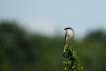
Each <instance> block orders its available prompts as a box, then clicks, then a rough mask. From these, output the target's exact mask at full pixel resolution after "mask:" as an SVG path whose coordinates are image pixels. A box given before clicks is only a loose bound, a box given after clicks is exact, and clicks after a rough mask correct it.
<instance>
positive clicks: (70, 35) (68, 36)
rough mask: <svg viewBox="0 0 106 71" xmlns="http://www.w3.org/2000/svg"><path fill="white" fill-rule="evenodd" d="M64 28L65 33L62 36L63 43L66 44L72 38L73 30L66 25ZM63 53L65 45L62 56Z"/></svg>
mask: <svg viewBox="0 0 106 71" xmlns="http://www.w3.org/2000/svg"><path fill="white" fill-rule="evenodd" d="M64 30H66V34H65V38H64V43H65V45H66V44H68V45H69V44H70V41H71V40H72V38H73V37H74V30H73V29H72V28H70V27H66V28H65V29H64ZM64 54H65V47H64V53H63V56H64Z"/></svg>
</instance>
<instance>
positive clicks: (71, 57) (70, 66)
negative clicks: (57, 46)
mask: <svg viewBox="0 0 106 71" xmlns="http://www.w3.org/2000/svg"><path fill="white" fill-rule="evenodd" d="M65 48H66V52H65V55H64V57H65V58H66V59H67V61H65V62H63V65H64V67H65V70H67V71H84V70H83V67H81V66H80V63H79V59H78V57H77V56H76V51H74V48H73V47H72V46H71V45H68V44H66V45H65Z"/></svg>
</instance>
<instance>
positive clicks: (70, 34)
mask: <svg viewBox="0 0 106 71" xmlns="http://www.w3.org/2000/svg"><path fill="white" fill-rule="evenodd" d="M73 37H74V32H73V31H72V30H71V29H67V30H66V35H65V44H70V42H71V39H72V38H73Z"/></svg>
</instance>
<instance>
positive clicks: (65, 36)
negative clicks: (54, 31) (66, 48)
mask: <svg viewBox="0 0 106 71" xmlns="http://www.w3.org/2000/svg"><path fill="white" fill-rule="evenodd" d="M66 34H67V32H66ZM66 34H65V38H64V45H65V44H66Z"/></svg>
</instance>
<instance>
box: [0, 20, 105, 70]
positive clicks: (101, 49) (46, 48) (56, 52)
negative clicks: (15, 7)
mask: <svg viewBox="0 0 106 71" xmlns="http://www.w3.org/2000/svg"><path fill="white" fill-rule="evenodd" d="M17 24H18V23H16V22H11V21H2V22H0V71H64V69H63V66H62V64H61V62H62V61H63V60H64V59H63V57H62V51H63V49H64V48H62V47H63V45H64V44H63V43H64V42H63V41H64V40H63V39H64V37H60V36H55V37H48V36H44V35H40V34H38V33H34V34H31V33H28V32H27V31H25V29H24V28H22V27H20V26H18V25H17ZM77 40H78V39H77ZM77 40H73V42H72V44H73V46H74V49H75V50H76V51H77V56H78V57H79V60H80V63H81V65H82V66H83V67H84V69H85V71H106V55H105V54H106V32H105V31H103V30H95V31H93V32H90V33H88V35H87V36H86V37H85V38H84V39H83V40H82V41H77ZM70 48H71V49H72V50H74V49H73V48H72V47H70ZM70 51H71V50H70ZM74 55H75V56H76V52H75V51H74ZM66 63H69V64H70V61H68V62H66ZM73 68H74V67H73Z"/></svg>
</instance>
